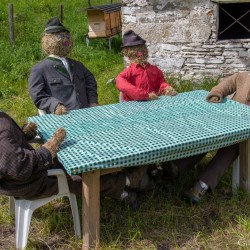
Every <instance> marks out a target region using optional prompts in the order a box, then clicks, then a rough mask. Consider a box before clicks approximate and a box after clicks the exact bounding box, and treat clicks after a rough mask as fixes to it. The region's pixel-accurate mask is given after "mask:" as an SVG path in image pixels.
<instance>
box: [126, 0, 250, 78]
mask: <svg viewBox="0 0 250 250" xmlns="http://www.w3.org/2000/svg"><path fill="white" fill-rule="evenodd" d="M122 4H123V7H122V25H123V27H122V31H123V33H124V32H125V31H127V30H129V29H132V30H134V31H135V32H136V33H138V34H139V35H140V36H142V37H143V38H144V39H145V40H146V41H147V46H148V49H149V61H150V62H151V63H153V64H155V65H157V66H158V67H159V68H161V69H162V70H163V71H164V72H165V73H166V74H168V75H170V76H174V77H175V76H176V77H178V78H179V77H181V78H182V79H192V80H197V81H198V80H201V79H203V78H207V77H211V78H218V77H221V76H228V75H231V74H233V73H234V72H238V71H250V39H248V40H237V41H236V40H234V41H233V40H225V41H218V40H217V25H218V4H217V3H214V2H212V1H210V0H199V1H198V0H185V1H183V0H133V1H132V0H123V1H122Z"/></svg>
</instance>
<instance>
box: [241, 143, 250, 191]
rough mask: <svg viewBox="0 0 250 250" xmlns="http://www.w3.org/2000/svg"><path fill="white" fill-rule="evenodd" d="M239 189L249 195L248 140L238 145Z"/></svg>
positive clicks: (249, 151)
mask: <svg viewBox="0 0 250 250" xmlns="http://www.w3.org/2000/svg"><path fill="white" fill-rule="evenodd" d="M240 187H241V188H243V189H244V190H246V191H247V192H249V193H250V139H248V140H246V141H244V142H241V143H240Z"/></svg>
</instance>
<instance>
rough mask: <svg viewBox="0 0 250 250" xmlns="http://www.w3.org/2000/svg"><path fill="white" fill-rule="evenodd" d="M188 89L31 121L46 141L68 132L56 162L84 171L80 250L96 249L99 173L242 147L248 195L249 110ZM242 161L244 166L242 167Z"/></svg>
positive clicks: (242, 173) (243, 181) (76, 171)
mask: <svg viewBox="0 0 250 250" xmlns="http://www.w3.org/2000/svg"><path fill="white" fill-rule="evenodd" d="M207 94H208V92H206V91H203V90H200V91H192V92H186V93H181V94H178V95H177V96H175V97H165V96H164V97H161V98H160V99H158V100H155V101H148V102H125V103H117V104H111V105H104V106H98V107H93V108H88V109H81V110H74V111H71V112H69V114H67V115H63V116H56V115H53V114H49V115H44V116H36V117H30V118H29V121H32V122H35V123H37V124H38V129H39V134H40V135H41V136H42V137H43V139H45V140H48V139H49V138H50V137H51V136H52V135H53V133H54V131H55V130H56V129H57V128H59V127H64V128H65V129H66V130H67V139H66V140H65V142H64V143H63V144H62V145H61V149H60V151H59V153H58V158H59V160H60V161H61V162H62V164H63V165H64V166H65V169H66V171H67V172H68V173H69V174H71V175H73V174H79V173H82V181H83V197H82V198H83V249H89V248H98V246H99V243H100V242H99V235H100V226H99V221H100V192H99V190H100V175H102V174H107V173H110V172H112V171H117V170H119V168H125V167H131V166H137V165H142V164H150V163H157V162H164V161H169V160H174V159H178V158H184V157H188V156H191V155H196V154H200V153H203V152H208V151H211V150H216V149H218V148H221V147H225V146H228V145H231V144H234V143H238V142H242V143H241V144H240V161H241V169H240V186H241V187H243V188H244V189H246V190H248V191H250V159H249V157H250V154H249V148H250V142H249V140H248V139H249V138H250V122H249V121H250V108H249V107H248V106H247V105H244V104H240V103H237V102H234V101H232V100H228V99H225V100H224V101H223V103H219V104H215V103H208V102H206V101H205V97H206V95H207ZM242 163H243V164H242Z"/></svg>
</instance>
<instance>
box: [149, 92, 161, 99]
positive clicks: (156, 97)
mask: <svg viewBox="0 0 250 250" xmlns="http://www.w3.org/2000/svg"><path fill="white" fill-rule="evenodd" d="M148 99H149V100H150V101H152V100H157V99H159V96H158V95H156V94H155V93H154V92H151V93H149V95H148Z"/></svg>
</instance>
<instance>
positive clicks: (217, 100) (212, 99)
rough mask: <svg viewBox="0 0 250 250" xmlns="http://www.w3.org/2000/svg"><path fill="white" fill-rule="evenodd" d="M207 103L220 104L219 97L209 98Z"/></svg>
mask: <svg viewBox="0 0 250 250" xmlns="http://www.w3.org/2000/svg"><path fill="white" fill-rule="evenodd" d="M207 101H208V102H215V103H218V102H220V97H219V96H211V97H210V98H208V99H207Z"/></svg>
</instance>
